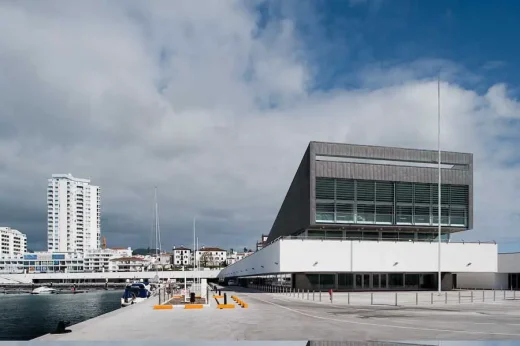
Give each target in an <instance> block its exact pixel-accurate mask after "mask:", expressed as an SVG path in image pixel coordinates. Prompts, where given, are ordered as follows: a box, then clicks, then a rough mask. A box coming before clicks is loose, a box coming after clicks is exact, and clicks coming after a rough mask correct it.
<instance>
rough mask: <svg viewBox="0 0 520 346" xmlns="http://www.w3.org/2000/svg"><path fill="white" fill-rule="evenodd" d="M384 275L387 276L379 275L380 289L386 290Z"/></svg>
mask: <svg viewBox="0 0 520 346" xmlns="http://www.w3.org/2000/svg"><path fill="white" fill-rule="evenodd" d="M386 275H387V274H381V288H386Z"/></svg>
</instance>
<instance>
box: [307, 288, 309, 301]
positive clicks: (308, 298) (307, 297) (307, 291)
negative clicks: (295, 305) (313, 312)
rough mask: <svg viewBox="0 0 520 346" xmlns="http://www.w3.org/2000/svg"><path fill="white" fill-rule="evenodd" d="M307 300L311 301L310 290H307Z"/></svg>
mask: <svg viewBox="0 0 520 346" xmlns="http://www.w3.org/2000/svg"><path fill="white" fill-rule="evenodd" d="M307 300H309V290H307Z"/></svg>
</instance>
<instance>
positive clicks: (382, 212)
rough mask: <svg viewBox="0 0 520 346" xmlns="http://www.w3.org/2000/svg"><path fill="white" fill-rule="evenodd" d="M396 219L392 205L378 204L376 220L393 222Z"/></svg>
mask: <svg viewBox="0 0 520 346" xmlns="http://www.w3.org/2000/svg"><path fill="white" fill-rule="evenodd" d="M393 221H394V208H393V206H392V205H376V222H378V223H388V224H391V223H392V222H393Z"/></svg>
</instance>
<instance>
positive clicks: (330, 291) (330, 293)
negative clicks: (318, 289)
mask: <svg viewBox="0 0 520 346" xmlns="http://www.w3.org/2000/svg"><path fill="white" fill-rule="evenodd" d="M329 297H330V302H331V303H332V288H331V289H330V290H329Z"/></svg>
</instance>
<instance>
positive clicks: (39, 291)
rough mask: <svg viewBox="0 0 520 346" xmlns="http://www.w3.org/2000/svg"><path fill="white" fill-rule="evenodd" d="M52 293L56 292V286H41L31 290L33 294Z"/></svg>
mask: <svg viewBox="0 0 520 346" xmlns="http://www.w3.org/2000/svg"><path fill="white" fill-rule="evenodd" d="M52 293H56V290H55V289H54V288H50V287H47V286H41V287H38V288H35V289H34V290H33V291H32V292H31V294H52Z"/></svg>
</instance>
